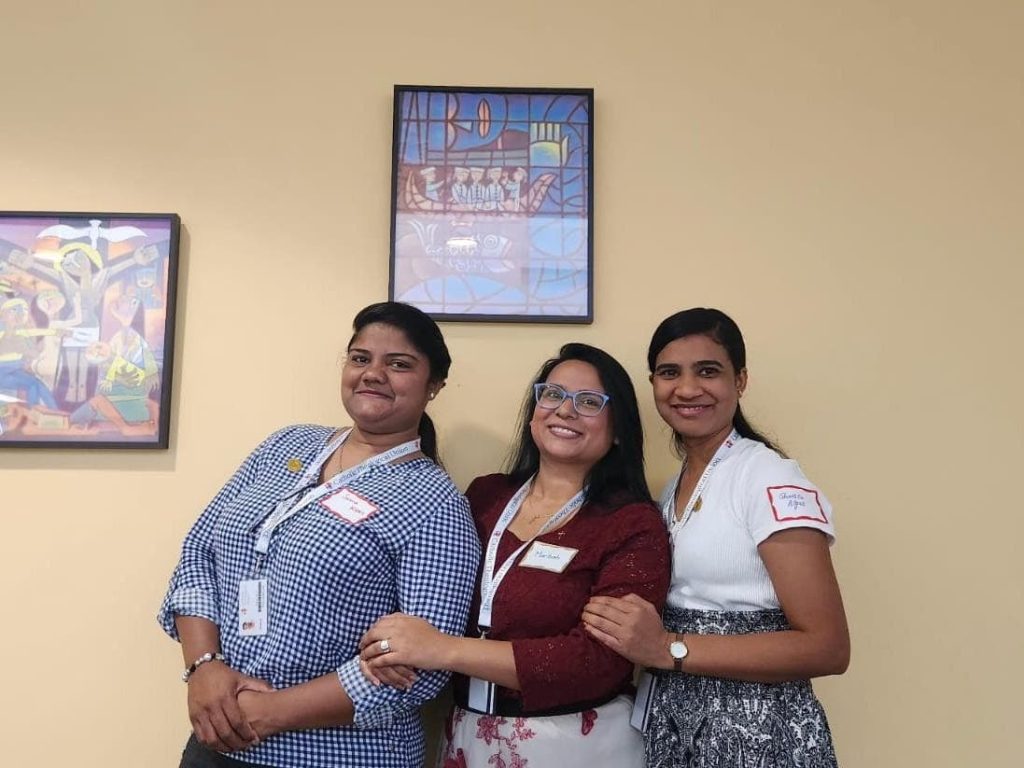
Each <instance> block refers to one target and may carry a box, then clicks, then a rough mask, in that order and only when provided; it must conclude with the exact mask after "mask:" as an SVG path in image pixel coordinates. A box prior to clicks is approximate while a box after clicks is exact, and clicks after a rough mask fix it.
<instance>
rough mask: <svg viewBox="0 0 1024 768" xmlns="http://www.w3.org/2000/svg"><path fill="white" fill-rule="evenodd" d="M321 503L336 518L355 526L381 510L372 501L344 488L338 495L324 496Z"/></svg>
mask: <svg viewBox="0 0 1024 768" xmlns="http://www.w3.org/2000/svg"><path fill="white" fill-rule="evenodd" d="M320 503H321V504H323V505H324V506H325V507H327V508H328V509H329V510H331V512H333V513H334V515H335V516H336V517H340V518H341V519H342V520H344V521H345V522H346V523H352V524H353V525H358V524H359V523H361V522H363V521H364V520H366V518H368V517H370V516H371V515H372V514H374V513H375V512H378V511H379V510H380V507H378V506H377V505H376V504H374V503H373V502H372V501H370V500H369V499H367V498H365V497H363V496H360V495H359V494H358V493H356V492H355V491H352V490H350V489H348V488H342V489H341V490H340V491H338V492H337V493H332V494H331V495H330V496H324V497H323V498H322V499H320Z"/></svg>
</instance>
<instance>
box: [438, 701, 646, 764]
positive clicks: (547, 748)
mask: <svg viewBox="0 0 1024 768" xmlns="http://www.w3.org/2000/svg"><path fill="white" fill-rule="evenodd" d="M632 708H633V697H632V696H619V697H618V698H615V699H612V700H611V701H609V702H608V703H607V704H603V705H601V706H600V707H596V708H594V709H588V710H586V711H585V712H575V713H573V714H568V715H552V716H540V717H511V716H509V717H505V716H501V715H479V714H477V713H476V712H470V711H468V710H465V709H462V708H461V707H458V706H455V707H453V708H452V712H451V714H450V715H449V716H448V722H447V723H446V725H445V734H444V739H443V741H442V743H441V751H440V755H439V756H438V761H437V767H438V768H600V766H609V768H611V766H614V768H643V765H644V746H643V741H642V739H641V737H640V734H639V732H637V731H636V730H634V729H633V728H632V727H630V725H629V715H630V712H631V711H632Z"/></svg>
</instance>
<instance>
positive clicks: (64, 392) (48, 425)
mask: <svg viewBox="0 0 1024 768" xmlns="http://www.w3.org/2000/svg"><path fill="white" fill-rule="evenodd" d="M180 233H181V220H180V218H179V216H178V215H177V214H174V213H102V212H92V213H89V212H64V211H2V212H0V448H145V449H165V448H167V447H168V444H169V439H170V418H171V383H172V376H173V371H174V328H175V320H176V313H175V307H176V302H177V283H178V248H179V242H180Z"/></svg>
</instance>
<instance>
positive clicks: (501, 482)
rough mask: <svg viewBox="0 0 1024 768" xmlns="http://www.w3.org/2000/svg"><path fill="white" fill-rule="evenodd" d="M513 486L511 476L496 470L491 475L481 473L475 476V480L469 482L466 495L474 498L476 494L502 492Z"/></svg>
mask: <svg viewBox="0 0 1024 768" xmlns="http://www.w3.org/2000/svg"><path fill="white" fill-rule="evenodd" d="M511 487H512V478H511V477H509V476H508V475H505V474H502V473H501V472H495V473H494V474H491V475H481V476H480V477H477V478H474V479H473V482H471V483H470V484H469V488H467V489H466V495H467V496H469V497H471V498H472V497H473V496H476V495H486V494H491V493H500V492H503V491H505V490H507V489H508V488H511Z"/></svg>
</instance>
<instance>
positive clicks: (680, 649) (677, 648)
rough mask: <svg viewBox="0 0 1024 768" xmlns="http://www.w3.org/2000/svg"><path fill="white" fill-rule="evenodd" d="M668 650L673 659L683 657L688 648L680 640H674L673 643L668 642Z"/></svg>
mask: <svg viewBox="0 0 1024 768" xmlns="http://www.w3.org/2000/svg"><path fill="white" fill-rule="evenodd" d="M668 652H669V653H670V654H671V655H672V658H673V659H685V658H686V654H687V653H689V650H688V649H687V647H686V644H685V643H683V642H682V641H680V640H676V641H675V642H674V643H670V644H669V646H668Z"/></svg>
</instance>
